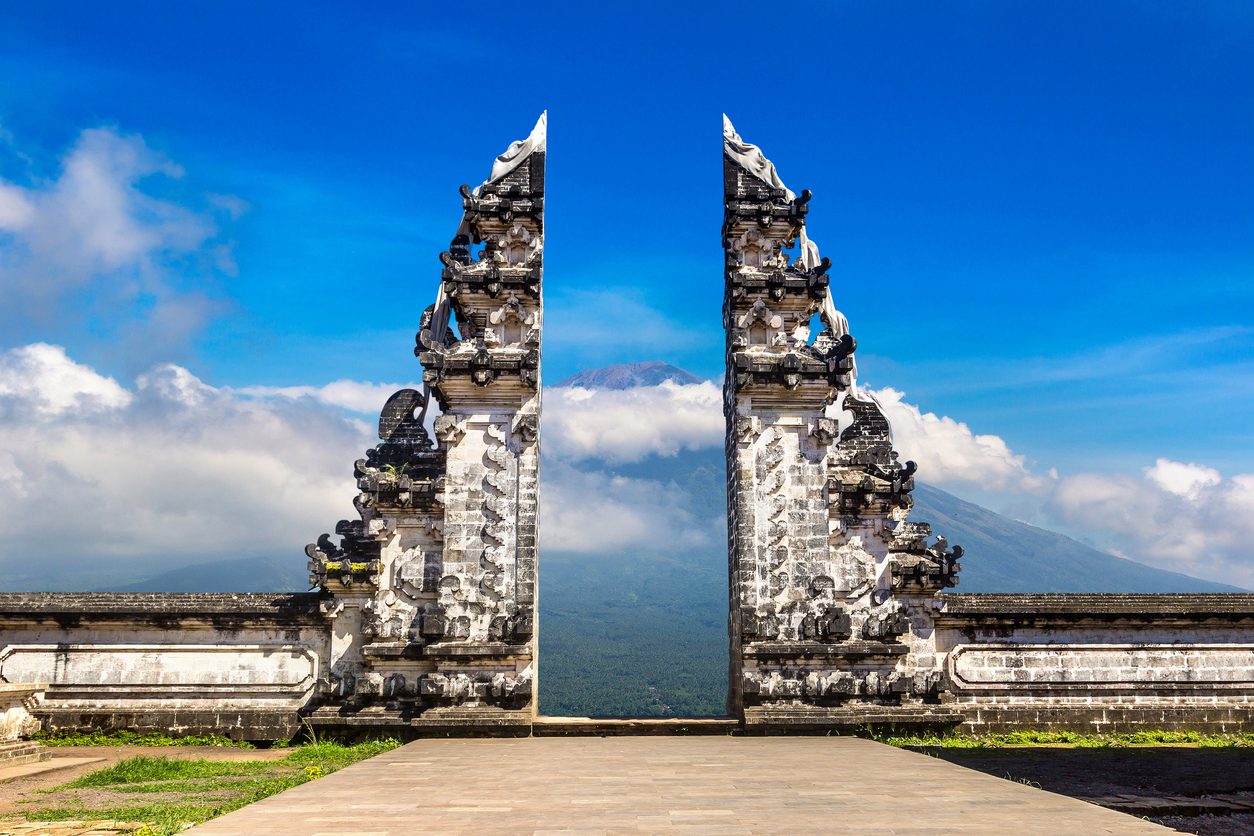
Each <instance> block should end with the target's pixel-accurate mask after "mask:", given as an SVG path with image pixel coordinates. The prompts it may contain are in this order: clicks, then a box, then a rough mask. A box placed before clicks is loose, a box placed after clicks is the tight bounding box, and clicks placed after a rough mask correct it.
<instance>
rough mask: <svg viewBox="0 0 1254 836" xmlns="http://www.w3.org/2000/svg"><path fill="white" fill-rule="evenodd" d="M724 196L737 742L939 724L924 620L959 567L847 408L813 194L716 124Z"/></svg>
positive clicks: (847, 380)
mask: <svg viewBox="0 0 1254 836" xmlns="http://www.w3.org/2000/svg"><path fill="white" fill-rule="evenodd" d="M723 190H724V215H723V248H724V254H725V277H726V283H725V293H724V299H723V321H724V323H725V326H726V329H727V376H726V382H725V385H724V412H725V416H726V420H727V470H728V526H729V559H730V562H731V566H730V568H731V575H730V577H731V584H730V598H731V601H730V607H731V624H730V631H731V688H730V696H729V712H730V713H731V714H732V715H733V716H742V717H743V718H744V720H745V723H746V727H748V728H751V727H753V726H755V725H757V726H767V725H785V726H787V725H799V726H807V727H813V726H815V725H816V724H817V725H822V724H823V723H824V722H830V723H831V724H833V725H835V724H838V723H840V722H844V721H845V718H848V717H849V716H851V715H850V709H857V707H858V706H859V705H868V704H870V705H873V706H874V711H875V714H876V716H879V717H889V718H896V719H901V720H907V719H912V718H915V719H920V718H921V719H935V717H936V716H937V712H939V711H940V710H939V709H937V710H936V711H932V710H930V709H929V706H935V705H936V704H938V702H939V693H938V690H939V688H940V684H941V682H942V679H943V676H942V672H941V668H940V664H939V662H938V661H937V657H936V655H935V653H934V652H933V650H932V648H931V644H930V635H931V619H932V612H933V611H934V609H935V595H936V593H937V592H939V591H940V590H941V589H943V588H945V587H947V586H952V585H954V584H956V583H957V572H958V558H959V557H961V555H962V550H961V549H960V548H958V547H954V548H953V549H950V548H949V547H948V545H947V544H946V543H945V541H944V539H943V538H938V539H937V540H936V541H935V542H932V543H929V542H928V541H929V538H930V535H931V530H930V529H929V527H928V526H927V525H926V524H924V523H915V522H907V521H906V516H907V514H908V513H909V511H910V508H911V505H912V500H911V498H910V491H911V489H912V488H913V487H914V473H915V469H916V468H915V465H914V463H913V462H905V463H901V462H899V461H898V458H897V453H896V452H895V451H894V450H893V449H892V438H891V432H890V428H889V425H888V420H887V419H886V417H885V416H884V412H883V410H882V409H881V408H880V406H879V404H878V403H876V401H875V399H874V397H872V396H871V395H870V394H868V393H859V392H858V389H857V380H856V375H857V367H856V366H855V364H854V359H853V354H854V350H855V349H856V347H857V341H856V340H855V339H854V338H853V336H852V335H851V334H850V333H849V326H848V321H847V320H846V318H845V316H844V315H843V314H841V313H840V312H839V311H838V310H837V309H836V307H835V305H834V304H833V301H832V296H831V291H830V288H829V282H830V279H829V275H828V271H829V269H830V267H831V262H830V261H829V260H828V259H826V258H821V257H820V255H819V251H818V246H817V245H816V244H815V243H814V242H813V241H811V240H810V239H809V237H808V235H807V233H806V219H807V216H808V214H809V211H810V200H811V194H810V192H809V191H803V192H801V194H800V195H797V194H795V193H793V192H792V191H791V190H789V189H788V188H787V187H786V186H785V185H784V183H783V181H782V180H781V179H780V176H779V173H778V172H777V171H776V169H775V166H774V165H773V164H772V163H771V162H770V161H769V160H768V159H767V158H766V157H765V155H764V154H763V153H762V152H761V150H760V149H758V148H757V147H756V146H754V145H752V144H750V143H747V142H745V141H744V140H743V139H741V138H740V136H739V135H738V134H737V133H736V131H735V129H734V128H733V127H732V124H731V122H730V121H729V120H727V118H726V117H724V121H723ZM794 251H795V253H796V254H795V255H791V254H790V253H791V252H794ZM816 318H817V320H818V322H819V324H820V328H819V330H818V333H813V334H812V333H811V322H812V321H813V320H815V319H816ZM894 712H895V713H894ZM856 714H857V712H856V711H854V715H856Z"/></svg>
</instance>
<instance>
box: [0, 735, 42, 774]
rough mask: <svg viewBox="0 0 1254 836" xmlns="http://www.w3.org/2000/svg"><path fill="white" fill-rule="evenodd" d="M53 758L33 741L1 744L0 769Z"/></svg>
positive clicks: (40, 745)
mask: <svg viewBox="0 0 1254 836" xmlns="http://www.w3.org/2000/svg"><path fill="white" fill-rule="evenodd" d="M50 757H52V753H51V752H49V751H48V750H47V749H46V748H44V746H43V745H42V744H39V743H36V742H34V741H33V740H15V741H13V742H12V743H0V767H3V766H18V765H20V764H25V763H39V762H40V761H46V760H48V758H50Z"/></svg>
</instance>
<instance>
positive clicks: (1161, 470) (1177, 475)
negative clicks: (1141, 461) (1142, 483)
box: [1145, 459, 1223, 499]
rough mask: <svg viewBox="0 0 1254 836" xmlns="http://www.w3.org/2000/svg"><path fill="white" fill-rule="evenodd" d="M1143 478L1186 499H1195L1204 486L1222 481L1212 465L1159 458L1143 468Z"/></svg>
mask: <svg viewBox="0 0 1254 836" xmlns="http://www.w3.org/2000/svg"><path fill="white" fill-rule="evenodd" d="M1145 478H1147V479H1149V480H1150V481H1151V482H1153V483H1154V484H1156V485H1158V487H1160V488H1162V489H1163V490H1165V491H1167V492H1169V493H1173V494H1175V495H1176V496H1183V497H1185V498H1186V499H1197V498H1198V497H1199V496H1201V494H1202V492H1203V491H1204V490H1205V489H1206V488H1213V487H1215V486H1216V485H1219V484H1220V483H1221V482H1223V476H1222V475H1220V473H1219V471H1218V470H1215V469H1214V468H1212V467H1204V466H1202V465H1198V464H1184V463H1182V462H1173V461H1171V460H1170V459H1159V460H1158V461H1157V462H1155V463H1154V466H1153V467H1147V468H1145Z"/></svg>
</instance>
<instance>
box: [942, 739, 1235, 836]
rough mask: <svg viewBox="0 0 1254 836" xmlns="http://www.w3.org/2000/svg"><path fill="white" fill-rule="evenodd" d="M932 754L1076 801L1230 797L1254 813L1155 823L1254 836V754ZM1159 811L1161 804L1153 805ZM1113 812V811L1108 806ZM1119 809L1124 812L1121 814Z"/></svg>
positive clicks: (1138, 750)
mask: <svg viewBox="0 0 1254 836" xmlns="http://www.w3.org/2000/svg"><path fill="white" fill-rule="evenodd" d="M923 751H926V753H927V754H929V755H933V756H935V757H938V758H941V759H943V760H947V761H949V762H951V763H956V764H959V765H961V766H965V767H968V768H970V769H978V770H979V771H980V772H986V773H988V774H990V775H996V776H997V777H999V778H1008V779H1010V780H1013V781H1022V782H1025V783H1030V784H1031V785H1032V786H1040V788H1041V789H1044V790H1049V791H1050V792H1056V793H1059V794H1061V795H1069V796H1072V797H1074V798H1083V799H1086V800H1088V799H1094V800H1096V799H1104V798H1107V797H1110V796H1124V797H1127V796H1136V797H1138V798H1145V799H1160V800H1161V802H1160V803H1162V804H1163V805H1164V806H1170V805H1171V804H1172V803H1174V802H1172V801H1170V799H1181V800H1187V799H1209V798H1214V797H1223V798H1224V799H1227V800H1228V801H1230V802H1232V803H1245V802H1248V804H1249V805H1250V808H1251V809H1250V812H1233V813H1229V814H1225V815H1155V814H1152V813H1149V814H1148V815H1149V817H1150V818H1151V819H1152V820H1154V821H1156V822H1159V823H1160V824H1164V825H1166V826H1168V827H1172V828H1175V829H1177V830H1181V831H1183V832H1186V833H1197V834H1204V836H1238V834H1240V836H1248V834H1254V749H1218V748H1200V747H1185V746H1145V747H1140V746H1138V747H1128V748H1118V749H1071V748H1053V747H1045V746H1033V747H1023V748H1006V749H927V750H923ZM1150 803H1151V804H1152V803H1155V802H1150ZM1106 806H1114V805H1113V804H1111V803H1110V802H1107V804H1106ZM1116 809H1118V808H1117V807H1116Z"/></svg>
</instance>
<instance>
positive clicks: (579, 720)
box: [531, 717, 740, 737]
mask: <svg viewBox="0 0 1254 836" xmlns="http://www.w3.org/2000/svg"><path fill="white" fill-rule="evenodd" d="M739 731H740V722H739V721H737V720H733V719H731V718H727V717H537V718H536V720H535V722H534V723H533V724H532V726H531V733H532V734H534V735H535V736H536V737H583V736H590V737H591V736H595V737H607V736H611V735H693V734H737V733H739Z"/></svg>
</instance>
